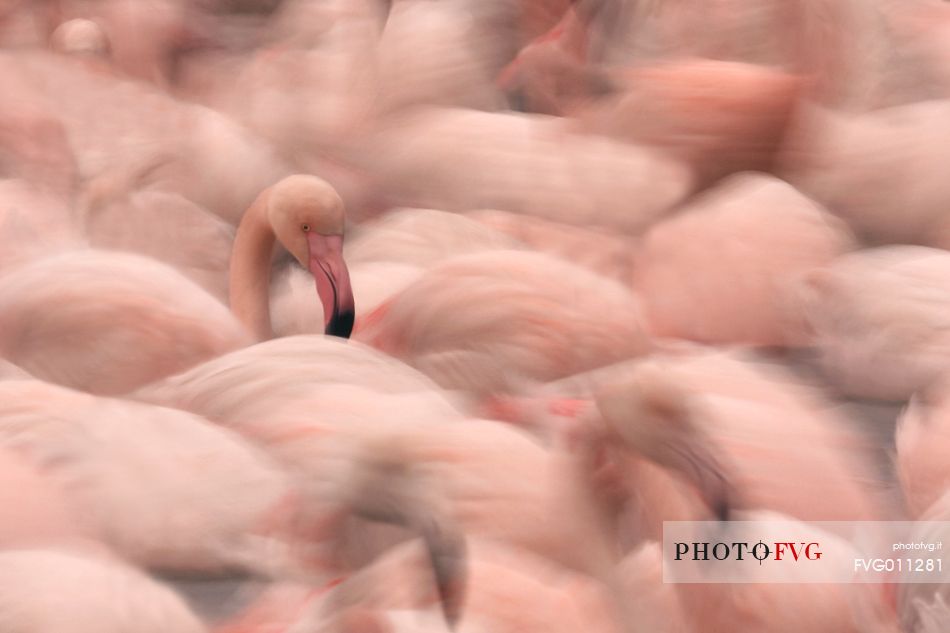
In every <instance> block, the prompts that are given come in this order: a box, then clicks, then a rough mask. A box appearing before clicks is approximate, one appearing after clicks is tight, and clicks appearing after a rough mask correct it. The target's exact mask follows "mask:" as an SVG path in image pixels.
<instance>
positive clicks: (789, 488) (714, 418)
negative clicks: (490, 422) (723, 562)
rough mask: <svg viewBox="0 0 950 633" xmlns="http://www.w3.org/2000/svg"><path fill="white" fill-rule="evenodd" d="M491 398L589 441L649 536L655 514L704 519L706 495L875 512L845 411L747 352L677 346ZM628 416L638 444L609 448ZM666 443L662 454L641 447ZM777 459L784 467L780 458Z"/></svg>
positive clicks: (765, 505) (826, 513)
mask: <svg viewBox="0 0 950 633" xmlns="http://www.w3.org/2000/svg"><path fill="white" fill-rule="evenodd" d="M495 409H496V410H498V411H500V412H503V413H504V415H505V417H506V418H507V419H509V420H511V421H512V422H514V423H516V424H519V425H520V426H523V427H526V430H530V431H533V432H534V433H536V434H540V435H541V436H542V438H544V439H545V441H546V443H548V444H555V445H566V446H569V447H573V448H572V449H571V450H575V451H576V450H578V449H583V450H585V451H588V452H589V454H590V459H591V460H593V461H594V464H595V467H596V468H597V471H598V474H597V479H596V482H597V485H598V486H599V487H601V489H602V490H603V491H604V495H605V499H607V500H608V501H610V502H611V503H613V504H617V503H620V504H621V507H619V508H617V509H616V511H617V512H618V513H619V514H620V515H621V518H622V521H623V523H624V524H625V525H626V526H627V528H628V529H632V530H635V533H637V534H644V535H646V536H647V537H653V538H659V535H660V533H661V532H660V530H661V527H662V522H663V521H673V520H683V521H686V520H702V518H703V517H705V516H707V515H708V514H709V512H710V511H709V509H708V507H709V506H712V507H714V508H716V509H717V510H718V511H719V512H726V511H728V510H729V508H730V507H732V506H750V507H753V508H760V509H768V510H772V511H776V512H780V513H782V514H784V515H786V516H789V517H793V518H795V519H801V520H807V521H830V520H841V521H845V520H872V519H874V518H878V517H880V515H881V512H882V508H881V505H880V503H878V501H877V500H876V499H875V496H874V492H875V489H874V486H873V485H870V482H873V481H874V475H873V469H872V465H871V456H870V454H869V451H868V447H867V446H866V444H865V443H864V442H863V441H862V440H861V439H860V438H859V437H858V436H857V435H856V434H855V433H854V431H853V430H852V429H850V428H849V424H850V420H848V419H847V418H845V417H844V416H843V415H842V414H841V413H840V412H837V411H835V410H834V408H833V407H832V406H831V404H830V403H829V402H828V401H827V400H826V399H825V398H824V397H823V396H822V394H821V393H820V391H817V390H815V389H814V388H812V387H809V386H808V385H807V384H803V383H802V382H801V381H800V380H798V379H796V378H795V377H794V376H792V375H790V374H789V373H788V372H786V371H783V370H782V369H781V368H780V367H775V366H771V365H770V364H768V363H765V362H762V361H758V362H756V361H754V359H753V358H750V357H748V355H747V353H740V352H737V351H732V352H724V351H717V350H715V349H705V348H703V347H693V346H685V347H684V348H682V349H679V348H673V349H669V350H667V351H666V352H665V353H661V354H656V355H655V356H653V357H651V358H650V359H646V360H644V359H637V360H631V361H626V362H623V363H618V364H615V365H610V366H607V367H603V368H601V369H597V370H594V371H591V372H587V373H585V374H580V375H577V376H572V377H570V378H566V379H563V380H560V381H556V382H553V383H550V384H548V385H544V386H541V387H538V388H536V389H535V390H533V391H531V392H528V395H527V396H523V397H513V398H508V399H503V400H502V401H501V402H500V403H496V406H495ZM610 420H613V422H609V421H610ZM625 421H627V422H625ZM633 422H637V423H638V424H640V425H642V428H641V429H640V430H639V431H638V435H637V436H636V437H635V438H633V439H636V440H637V446H640V445H641V444H645V445H646V447H645V448H644V447H640V448H639V449H638V454H636V455H634V454H630V453H626V454H625V453H624V451H623V450H621V451H619V452H617V451H616V450H614V449H615V445H616V442H611V441H610V440H609V439H608V436H605V435H604V433H605V428H611V427H612V426H615V425H619V424H625V425H632V424H633ZM605 424H606V425H607V426H606V427H605V426H604V425H605ZM619 428H626V427H619ZM637 428H639V427H637ZM632 432H633V431H631V433H632ZM610 437H614V439H615V440H616V439H619V438H618V437H617V436H610ZM631 441H632V440H631ZM664 446H666V447H668V450H669V451H670V453H669V454H666V455H664V454H657V453H650V452H649V449H650V448H651V447H655V449H656V450H659V449H660V448H662V447H664ZM819 447H820V448H819ZM697 451H698V452H697ZM644 457H645V458H646V459H645V458H644ZM775 460H782V461H783V463H785V464H786V465H787V466H786V468H785V469H784V470H777V469H776V468H775V467H774V464H775ZM658 464H659V465H661V466H665V467H658ZM792 469H794V472H795V473H796V475H795V477H789V476H788V473H789V472H790V471H791V470H792ZM671 473H674V474H673V475H671ZM675 473H680V474H679V475H675ZM624 482H626V483H624ZM684 484H686V485H684ZM618 495H619V496H620V497H621V500H620V501H618V499H617V497H618ZM623 497H629V498H632V499H635V500H636V502H635V503H626V502H623V501H622V498H623ZM734 497H736V498H734Z"/></svg>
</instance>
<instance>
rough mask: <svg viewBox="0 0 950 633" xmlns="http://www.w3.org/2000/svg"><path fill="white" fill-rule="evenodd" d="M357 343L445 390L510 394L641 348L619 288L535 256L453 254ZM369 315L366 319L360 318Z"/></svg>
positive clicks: (637, 325)
mask: <svg viewBox="0 0 950 633" xmlns="http://www.w3.org/2000/svg"><path fill="white" fill-rule="evenodd" d="M377 312H378V314H377V315H375V319H376V320H375V321H374V322H373V323H370V324H368V325H366V327H365V329H361V331H360V333H359V338H361V339H363V340H366V341H369V342H372V344H373V345H374V346H377V347H379V348H380V349H383V350H385V351H387V352H389V353H392V354H394V355H396V356H397V357H399V358H403V359H405V360H406V362H408V363H409V364H410V365H412V366H414V367H416V368H418V369H420V370H421V371H423V372H424V373H426V374H428V375H429V376H431V377H432V378H433V379H435V380H436V382H438V383H439V384H440V385H442V386H443V387H445V388H448V389H460V390H463V391H468V392H470V393H472V394H474V395H476V396H478V397H484V396H487V395H490V394H492V393H494V392H498V391H517V390H519V389H521V388H522V387H523V386H524V383H525V382H526V381H550V380H554V379H556V378H559V377H564V376H568V375H571V374H573V373H577V372H580V371H584V370H587V369H593V368H595V367H598V366H601V365H604V364H608V363H610V362H611V361H617V360H621V359H623V358H628V357H631V356H637V355H640V354H644V353H646V352H648V351H649V349H650V347H651V342H650V339H649V337H648V335H647V333H646V331H645V330H644V326H643V320H642V316H641V311H640V304H639V301H638V299H637V298H636V297H635V296H634V295H633V294H631V293H630V292H629V291H628V290H627V289H626V288H624V287H622V286H620V285H619V284H617V283H615V282H612V281H609V280H607V279H603V278H599V277H598V276H596V275H594V274H592V273H590V272H588V271H586V270H584V269H582V268H579V267H575V266H573V265H571V264H568V263H567V262H563V261H558V260H557V259H555V258H553V257H548V256H545V255H542V254H539V253H531V252H524V251H488V252H485V253H478V254H475V255H469V256H465V257H457V258H454V259H451V260H448V261H446V262H445V263H443V264H442V265H440V266H437V267H435V268H433V269H431V270H430V271H429V272H428V273H427V274H426V275H424V276H423V277H421V278H419V279H418V280H417V281H416V282H414V283H413V284H412V285H410V286H409V287H408V288H406V289H404V290H403V291H402V292H401V293H399V294H398V295H397V296H395V297H394V298H393V299H392V300H391V301H389V302H387V303H385V304H383V306H381V308H380V309H379V310H378V311H377ZM373 318H374V317H372V316H371V317H368V318H367V321H370V320H372V319H373Z"/></svg>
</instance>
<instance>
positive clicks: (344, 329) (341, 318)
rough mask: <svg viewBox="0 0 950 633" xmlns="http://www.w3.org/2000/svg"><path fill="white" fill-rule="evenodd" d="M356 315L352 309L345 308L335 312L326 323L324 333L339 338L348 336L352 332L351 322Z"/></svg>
mask: <svg viewBox="0 0 950 633" xmlns="http://www.w3.org/2000/svg"><path fill="white" fill-rule="evenodd" d="M355 318H356V315H355V314H354V312H353V310H346V311H344V312H336V313H334V314H333V316H332V317H331V318H330V322H329V323H327V327H326V329H325V330H324V334H326V335H327V336H339V337H340V338H347V339H348V338H350V335H351V334H352V333H353V322H354V321H355Z"/></svg>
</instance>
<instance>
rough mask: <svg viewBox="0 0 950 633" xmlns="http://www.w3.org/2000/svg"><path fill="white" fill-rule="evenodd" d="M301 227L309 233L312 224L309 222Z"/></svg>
mask: <svg viewBox="0 0 950 633" xmlns="http://www.w3.org/2000/svg"><path fill="white" fill-rule="evenodd" d="M300 228H302V229H303V232H304V233H307V232H309V231H310V225H309V224H301V225H300Z"/></svg>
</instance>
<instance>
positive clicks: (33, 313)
mask: <svg viewBox="0 0 950 633" xmlns="http://www.w3.org/2000/svg"><path fill="white" fill-rule="evenodd" d="M342 230H343V209H342V204H341V202H340V200H339V197H338V196H336V194H335V192H334V191H333V190H332V188H331V187H330V186H329V185H327V184H326V183H325V182H323V181H322V180H320V179H319V178H316V177H312V176H293V177H289V178H287V179H285V180H282V181H280V182H278V183H277V184H276V185H274V186H272V187H270V188H268V189H266V190H265V191H264V192H262V193H261V194H260V196H259V197H258V199H257V200H256V201H255V203H254V204H253V205H252V206H251V208H250V209H249V210H248V212H247V214H246V215H245V217H244V219H243V220H242V223H241V226H240V227H239V229H238V232H237V235H236V237H235V240H234V249H233V254H232V257H231V269H230V302H231V306H232V310H233V315H232V313H231V312H229V311H228V310H227V308H225V307H224V306H223V305H221V304H220V303H218V302H217V301H216V300H215V299H214V298H213V297H211V296H210V295H208V294H207V293H206V292H205V291H204V290H202V289H201V288H199V287H197V286H196V285H194V284H193V283H191V282H190V281H189V280H187V279H185V278H183V277H182V276H181V275H179V274H178V273H177V272H175V271H173V270H172V269H170V268H168V267H166V266H164V265H162V264H159V263H158V262H155V261H153V260H150V259H146V258H143V257H139V256H134V255H130V254H122V253H117V252H116V253H110V252H104V251H93V250H90V251H77V252H71V253H65V254H62V255H59V256H56V257H51V258H47V259H43V260H39V261H37V262H34V263H32V264H30V265H28V266H25V267H22V268H19V269H17V270H14V271H13V272H11V273H10V274H8V275H6V276H5V277H3V278H0V288H2V289H3V291H2V293H3V296H2V300H0V324H2V326H0V329H2V332H3V334H2V336H0V351H2V354H3V356H4V357H5V358H6V359H8V360H10V361H12V362H14V363H16V364H17V365H20V366H21V367H23V368H24V369H26V370H27V371H28V372H30V373H31V374H33V375H34V376H36V377H38V378H43V379H48V380H52V381H55V382H58V383H60V384H63V385H66V386H72V387H77V388H81V389H84V390H86V391H90V392H93V393H98V394H111V395H115V394H120V393H125V392H128V391H132V390H133V389H135V388H137V387H140V386H142V385H144V384H147V383H149V382H153V381H155V380H157V379H158V378H161V377H164V376H168V375H170V374H174V373H176V372H178V371H181V370H183V369H185V368H187V367H190V366H192V365H195V364H197V363H199V362H201V361H203V360H207V359H209V358H212V357H214V356H217V355H219V354H221V353H224V352H226V351H230V350H233V349H236V348H238V347H242V346H244V345H247V344H249V343H250V342H252V340H253V339H252V338H251V336H250V335H253V336H254V337H256V338H268V337H270V336H271V335H272V332H271V330H270V316H269V295H268V285H269V276H270V258H271V254H272V251H273V249H274V246H275V243H276V242H277V241H279V242H280V243H281V244H282V245H283V246H284V247H285V248H286V249H287V250H288V251H289V252H290V253H291V254H292V255H293V256H294V257H295V258H296V259H297V261H298V262H300V264H301V265H304V266H306V267H307V268H308V269H309V270H310V271H311V273H312V274H313V275H314V277H315V279H316V285H317V291H318V295H319V296H320V299H321V301H322V303H323V306H324V315H325V317H324V320H325V329H326V332H327V334H331V335H338V336H344V337H346V336H348V335H349V333H350V331H351V329H352V324H353V295H352V290H351V288H350V283H349V274H348V272H347V269H346V264H345V263H344V262H343V259H342V243H343V236H342ZM64 298H71V301H67V302H66V303H63V301H64ZM53 305H55V306H57V307H56V309H52V310H51V306H53ZM38 315H43V318H41V319H40V318H37V317H38ZM104 322H105V323H110V324H114V325H113V326H112V327H111V328H110V329H109V331H108V333H107V334H105V333H103V331H102V324H103V323H104Z"/></svg>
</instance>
